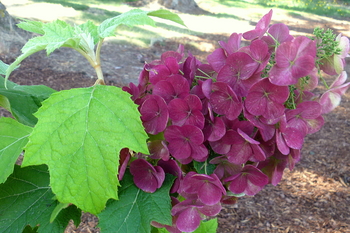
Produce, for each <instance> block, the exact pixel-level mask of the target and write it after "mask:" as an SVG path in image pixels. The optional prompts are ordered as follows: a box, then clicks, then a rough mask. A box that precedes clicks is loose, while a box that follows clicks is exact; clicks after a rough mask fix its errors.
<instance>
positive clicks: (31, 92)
mask: <svg viewBox="0 0 350 233" xmlns="http://www.w3.org/2000/svg"><path fill="white" fill-rule="evenodd" d="M6 83H7V88H6V87H5V79H4V78H3V77H0V106H2V107H4V108H5V109H7V110H8V111H10V112H11V113H12V115H13V116H14V117H15V118H16V119H17V120H18V121H19V122H21V123H22V124H25V125H29V126H34V125H35V124H36V122H37V118H36V117H35V116H34V115H33V113H34V112H36V111H37V110H38V108H39V107H40V106H41V102H42V101H43V100H45V99H47V98H48V97H49V96H50V95H51V94H52V93H54V92H56V91H55V90H53V89H51V88H49V87H47V86H44V85H34V86H25V85H23V86H22V85H18V84H16V83H13V82H10V81H6Z"/></svg>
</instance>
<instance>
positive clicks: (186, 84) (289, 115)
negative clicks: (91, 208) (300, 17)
mask: <svg viewBox="0 0 350 233" xmlns="http://www.w3.org/2000/svg"><path fill="white" fill-rule="evenodd" d="M271 16H272V11H270V12H269V13H268V14H266V15H265V16H264V17H263V18H262V19H261V20H260V21H259V22H258V23H257V25H256V28H255V29H254V30H251V31H248V32H245V33H243V34H238V33H233V34H232V35H231V36H230V38H229V39H228V41H227V42H224V41H220V42H219V44H220V46H221V47H220V48H218V49H217V50H215V51H214V52H213V53H212V54H210V55H209V56H208V57H207V61H208V63H202V62H200V61H199V60H197V59H196V58H195V57H194V56H193V55H191V54H189V55H188V56H187V57H185V56H184V51H183V50H184V49H183V46H180V47H179V49H178V51H176V52H175V51H169V52H165V53H164V54H162V56H161V58H160V60H156V61H153V62H151V63H147V64H145V66H144V69H143V71H142V72H141V74H140V77H139V84H138V85H135V84H133V83H131V84H130V85H129V86H128V87H124V90H125V91H127V92H129V93H130V94H131V95H132V99H133V100H134V102H135V103H136V104H137V105H139V111H140V113H141V120H142V122H143V125H144V127H145V130H146V132H147V133H148V134H149V142H148V145H149V151H150V154H149V155H142V154H138V155H135V158H131V159H130V154H129V155H128V156H129V158H125V156H124V157H123V158H124V159H123V161H124V162H123V163H122V166H121V167H122V172H124V171H125V169H126V163H129V169H130V172H131V174H132V175H133V177H134V182H135V184H136V186H137V187H139V188H140V189H142V190H144V191H145V192H150V193H152V192H155V191H156V190H157V189H158V188H160V187H161V186H162V183H163V181H164V179H165V173H169V174H172V175H174V176H176V180H175V182H174V184H173V187H172V189H171V193H173V194H172V203H173V207H172V211H171V214H172V216H173V225H172V226H164V225H161V224H159V223H155V222H154V223H153V225H154V226H157V227H166V228H167V229H168V230H169V231H170V232H192V231H194V230H195V229H196V228H197V227H198V226H199V224H200V221H201V219H203V218H205V217H206V216H215V215H217V214H218V213H219V212H220V210H221V204H222V203H226V204H232V203H235V201H236V200H237V198H238V197H239V196H242V195H250V196H252V195H255V194H257V193H258V192H259V191H260V190H261V189H262V188H263V187H264V186H265V185H267V184H273V185H277V184H278V183H279V181H280V180H281V178H282V175H283V171H284V169H285V168H286V167H288V168H289V169H293V168H294V165H295V163H297V162H298V161H299V160H300V151H301V149H302V146H303V142H304V138H305V136H306V135H308V134H311V133H315V132H317V131H318V130H320V128H321V127H322V125H323V124H324V120H323V117H322V114H326V113H328V112H330V111H331V110H333V109H334V108H335V107H336V106H337V105H338V104H339V102H340V99H341V96H342V95H343V94H344V93H345V91H346V90H347V89H348V87H349V85H350V83H349V82H348V83H345V81H346V79H347V76H346V73H345V71H343V68H344V64H345V61H344V59H345V57H346V55H347V54H348V52H349V40H348V39H347V38H346V37H343V36H341V35H339V36H338V37H337V38H336V40H337V41H339V43H338V45H339V49H340V52H339V53H337V54H333V55H332V56H330V58H329V59H328V60H323V61H322V60H320V59H319V57H318V53H320V52H321V53H322V46H320V44H321V41H317V40H313V39H310V38H308V37H305V36H298V37H293V36H291V35H290V34H289V29H288V27H287V26H286V25H284V24H273V25H271V26H270V20H271ZM243 38H244V39H245V41H248V42H249V44H248V45H245V46H244V44H246V43H244V42H243ZM321 73H324V74H328V75H332V76H334V77H335V81H334V83H333V84H331V85H330V86H329V87H328V89H327V91H325V93H323V94H322V95H317V96H316V95H315V94H313V93H312V92H311V91H312V90H313V89H315V88H316V86H317V85H318V84H319V80H320V77H319V75H320V74H321ZM123 153H124V154H125V151H124V152H123ZM130 161H132V162H130ZM198 167H199V169H198ZM120 175H121V174H120ZM121 176H122V175H121Z"/></svg>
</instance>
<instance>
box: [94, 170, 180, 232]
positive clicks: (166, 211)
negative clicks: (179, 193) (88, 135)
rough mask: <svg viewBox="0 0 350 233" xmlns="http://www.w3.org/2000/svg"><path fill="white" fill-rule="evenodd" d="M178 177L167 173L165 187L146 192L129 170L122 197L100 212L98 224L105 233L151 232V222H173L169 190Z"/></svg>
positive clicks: (124, 180) (123, 185)
mask: <svg viewBox="0 0 350 233" xmlns="http://www.w3.org/2000/svg"><path fill="white" fill-rule="evenodd" d="M174 178H175V177H173V176H171V175H169V174H167V175H166V178H165V181H164V183H163V186H162V187H161V188H159V189H158V190H157V191H156V192H154V193H146V192H143V191H142V190H141V189H139V188H137V187H136V186H135V184H134V183H133V178H132V175H131V174H130V173H129V172H127V173H125V175H124V178H123V180H122V181H121V186H122V187H121V188H120V189H119V200H118V201H115V200H111V201H109V202H108V204H107V207H106V209H105V210H104V211H103V212H102V213H101V214H99V215H98V217H99V225H98V227H100V228H101V231H102V232H104V233H112V232H113V233H118V232H119V233H134V232H138V233H149V232H150V231H151V224H150V223H151V221H156V222H158V223H161V224H166V225H171V224H172V217H171V214H170V209H171V203H170V196H169V190H170V188H171V185H172V183H173V181H174Z"/></svg>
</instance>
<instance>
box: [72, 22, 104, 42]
mask: <svg viewBox="0 0 350 233" xmlns="http://www.w3.org/2000/svg"><path fill="white" fill-rule="evenodd" d="M77 28H79V29H81V31H82V32H85V33H86V34H90V35H91V37H92V38H94V43H95V44H97V42H98V41H99V40H100V38H99V36H98V31H97V26H96V25H95V24H94V23H93V22H91V21H90V20H89V21H87V22H86V23H83V24H81V25H79V26H77V27H76V28H75V29H77Z"/></svg>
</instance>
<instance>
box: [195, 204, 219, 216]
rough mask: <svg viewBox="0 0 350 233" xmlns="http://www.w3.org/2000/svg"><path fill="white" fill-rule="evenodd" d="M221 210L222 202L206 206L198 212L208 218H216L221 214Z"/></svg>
mask: <svg viewBox="0 0 350 233" xmlns="http://www.w3.org/2000/svg"><path fill="white" fill-rule="evenodd" d="M221 209H222V207H221V204H220V202H219V203H216V204H214V205H205V206H202V207H199V208H198V210H199V211H200V212H201V213H202V214H204V215H206V216H216V215H217V214H219V213H220V211H221Z"/></svg>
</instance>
